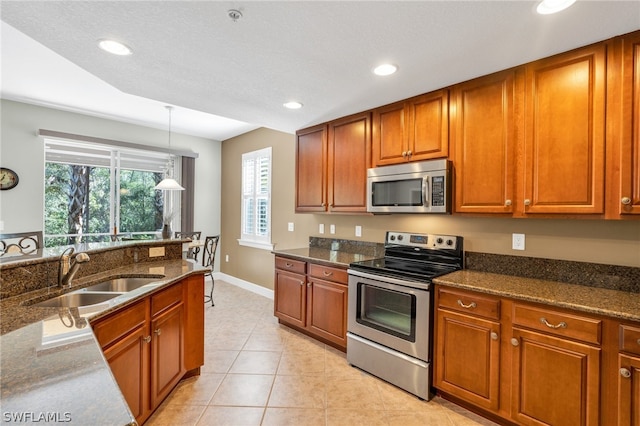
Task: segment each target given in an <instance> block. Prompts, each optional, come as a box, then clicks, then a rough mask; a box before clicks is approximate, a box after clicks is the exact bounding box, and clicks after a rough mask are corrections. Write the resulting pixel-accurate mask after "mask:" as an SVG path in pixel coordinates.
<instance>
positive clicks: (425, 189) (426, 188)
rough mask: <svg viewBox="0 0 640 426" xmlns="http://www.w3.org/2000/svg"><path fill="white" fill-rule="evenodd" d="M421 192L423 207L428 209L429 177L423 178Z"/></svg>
mask: <svg viewBox="0 0 640 426" xmlns="http://www.w3.org/2000/svg"><path fill="white" fill-rule="evenodd" d="M422 191H423V196H424V206H425V207H429V205H430V204H431V203H430V202H429V176H425V178H424V182H423V185H422Z"/></svg>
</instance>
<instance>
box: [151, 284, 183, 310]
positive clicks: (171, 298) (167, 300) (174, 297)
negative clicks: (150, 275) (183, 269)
mask: <svg viewBox="0 0 640 426" xmlns="http://www.w3.org/2000/svg"><path fill="white" fill-rule="evenodd" d="M180 302H182V283H178V284H174V285H172V286H171V287H169V288H167V289H165V290H162V291H161V292H160V293H158V294H154V295H153V296H151V316H155V315H157V314H159V313H160V312H162V311H164V310H166V309H168V308H170V307H171V306H173V305H177V304H178V303H180Z"/></svg>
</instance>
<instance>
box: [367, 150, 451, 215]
mask: <svg viewBox="0 0 640 426" xmlns="http://www.w3.org/2000/svg"><path fill="white" fill-rule="evenodd" d="M450 169H451V166H450V162H449V161H447V160H446V159H443V160H429V161H421V162H415V163H405V164H399V165H395V166H385V167H375V168H372V169H368V170H367V211H368V212H370V213H450V212H451V188H450V187H451V185H450V181H449V174H450Z"/></svg>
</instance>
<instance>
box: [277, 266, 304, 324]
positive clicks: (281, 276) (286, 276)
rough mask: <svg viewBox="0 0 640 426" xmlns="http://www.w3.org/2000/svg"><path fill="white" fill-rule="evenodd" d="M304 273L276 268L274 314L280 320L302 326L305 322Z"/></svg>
mask: <svg viewBox="0 0 640 426" xmlns="http://www.w3.org/2000/svg"><path fill="white" fill-rule="evenodd" d="M305 281H306V280H305V277H304V275H298V274H291V273H287V272H283V271H280V270H278V269H276V279H275V286H274V287H275V288H274V315H275V316H276V317H278V318H279V319H281V320H282V321H285V322H288V323H290V324H293V325H296V326H298V327H301V328H304V326H305V324H306V321H305V320H306V309H305V306H306V303H307V302H306V286H305Z"/></svg>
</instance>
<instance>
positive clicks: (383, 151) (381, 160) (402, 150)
mask: <svg viewBox="0 0 640 426" xmlns="http://www.w3.org/2000/svg"><path fill="white" fill-rule="evenodd" d="M404 106H405V104H404V102H398V103H395V104H391V105H386V106H383V107H380V108H376V109H375V110H373V120H372V121H373V132H372V133H373V136H372V144H371V145H372V152H373V166H374V167H378V166H386V165H389V164H398V163H404V162H405V161H407V160H408V158H407V149H408V148H407V136H406V134H405V113H404Z"/></svg>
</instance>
